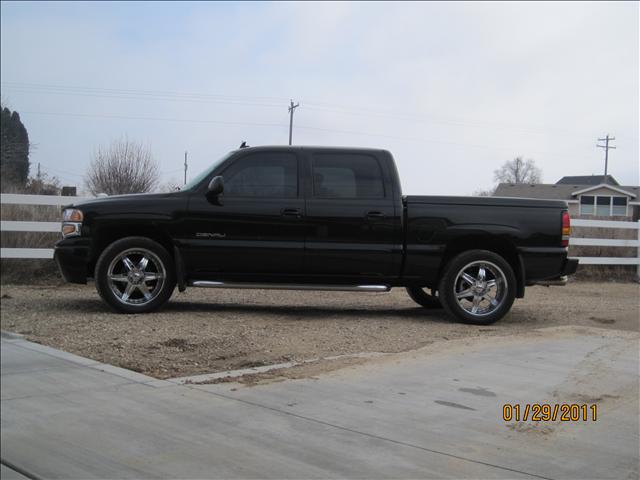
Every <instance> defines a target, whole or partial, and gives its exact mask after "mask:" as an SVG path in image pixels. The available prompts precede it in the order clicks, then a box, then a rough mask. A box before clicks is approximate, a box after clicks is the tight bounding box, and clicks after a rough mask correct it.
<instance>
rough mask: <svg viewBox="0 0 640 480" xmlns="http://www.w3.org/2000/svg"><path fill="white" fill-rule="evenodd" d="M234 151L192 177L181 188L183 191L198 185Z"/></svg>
mask: <svg viewBox="0 0 640 480" xmlns="http://www.w3.org/2000/svg"><path fill="white" fill-rule="evenodd" d="M232 153H233V152H229V153H227V154H226V155H225V156H223V157H222V158H220V159H218V160H217V161H215V162H213V165H211V166H210V167H209V168H207V169H205V170H204V171H202V172H200V173H199V174H198V175H196V176H195V177H194V178H192V179H191V180H190V181H189V182H187V183H186V184H185V185H184V186H182V187H181V188H180V190H181V191H184V190H191V189H192V188H193V187H195V186H196V185H198V184H199V183H200V182H201V181H202V180H204V179H205V178H207V177H208V176H209V175H210V174H211V172H213V171H214V170H215V169H216V168H217V167H218V165H220V164H221V163H222V162H224V161H225V160H226V159H227V158H229V157H230V156H231V154H232Z"/></svg>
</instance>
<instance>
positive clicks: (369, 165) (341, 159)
mask: <svg viewBox="0 0 640 480" xmlns="http://www.w3.org/2000/svg"><path fill="white" fill-rule="evenodd" d="M307 169H308V170H307V171H308V172H309V175H310V177H311V179H312V181H311V182H310V183H311V184H310V185H309V188H308V191H307V216H306V222H305V223H307V225H309V229H308V231H307V241H306V259H305V271H306V272H307V273H308V274H309V275H313V276H332V275H333V276H339V277H344V278H345V279H346V278H347V277H349V278H363V279H364V278H370V279H375V278H382V277H393V276H396V275H397V272H398V269H399V261H400V259H399V252H400V248H399V247H400V244H401V233H402V232H401V224H400V217H399V214H398V212H396V207H395V203H394V201H393V196H392V193H391V192H390V191H387V190H388V188H386V186H385V182H384V175H385V169H384V166H383V164H382V162H380V160H379V159H377V158H375V157H373V156H370V155H362V154H351V153H339V152H338V153H330V154H327V153H322V154H316V155H313V156H312V157H311V158H310V159H308V164H307Z"/></svg>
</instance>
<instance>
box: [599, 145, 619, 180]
mask: <svg viewBox="0 0 640 480" xmlns="http://www.w3.org/2000/svg"><path fill="white" fill-rule="evenodd" d="M615 139H616V137H610V136H609V134H608V133H607V136H606V137H604V138H599V139H598V141H599V142H604V145H598V144H596V147H598V148H604V183H607V171H608V169H609V149H613V150H615V149H616V147H614V146H612V145H609V142H610V141H613V140H615Z"/></svg>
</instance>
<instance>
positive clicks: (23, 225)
mask: <svg viewBox="0 0 640 480" xmlns="http://www.w3.org/2000/svg"><path fill="white" fill-rule="evenodd" d="M0 197H1V198H0V203H2V204H18V205H53V206H62V205H68V204H70V203H73V202H74V201H77V200H87V199H88V197H59V196H54V195H18V194H7V193H3V194H2V195H0ZM571 226H572V227H591V228H619V229H633V230H637V232H638V235H637V238H636V239H635V240H634V239H628V240H618V239H610V238H575V237H571V240H570V241H569V244H570V245H581V246H597V247H636V248H637V249H638V253H637V255H636V256H635V257H578V258H579V260H580V263H581V264H582V265H638V274H639V276H640V221H639V222H621V221H611V220H582V219H572V220H571ZM60 228H61V225H60V222H28V221H5V220H3V221H2V222H0V231H2V232H60ZM0 250H1V251H0V258H53V249H52V248H2V249H0Z"/></svg>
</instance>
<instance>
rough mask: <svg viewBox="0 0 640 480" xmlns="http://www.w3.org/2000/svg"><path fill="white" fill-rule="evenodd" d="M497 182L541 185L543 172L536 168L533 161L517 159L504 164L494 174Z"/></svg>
mask: <svg viewBox="0 0 640 480" xmlns="http://www.w3.org/2000/svg"><path fill="white" fill-rule="evenodd" d="M493 173H494V179H495V181H496V182H502V183H540V182H541V181H542V170H540V169H539V168H538V167H536V164H535V162H534V161H533V160H531V159H529V160H524V159H523V158H522V157H516V158H514V159H513V160H509V161H507V162H505V163H504V165H502V166H501V167H500V168H499V169H497V170H495V171H494V172H493Z"/></svg>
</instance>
